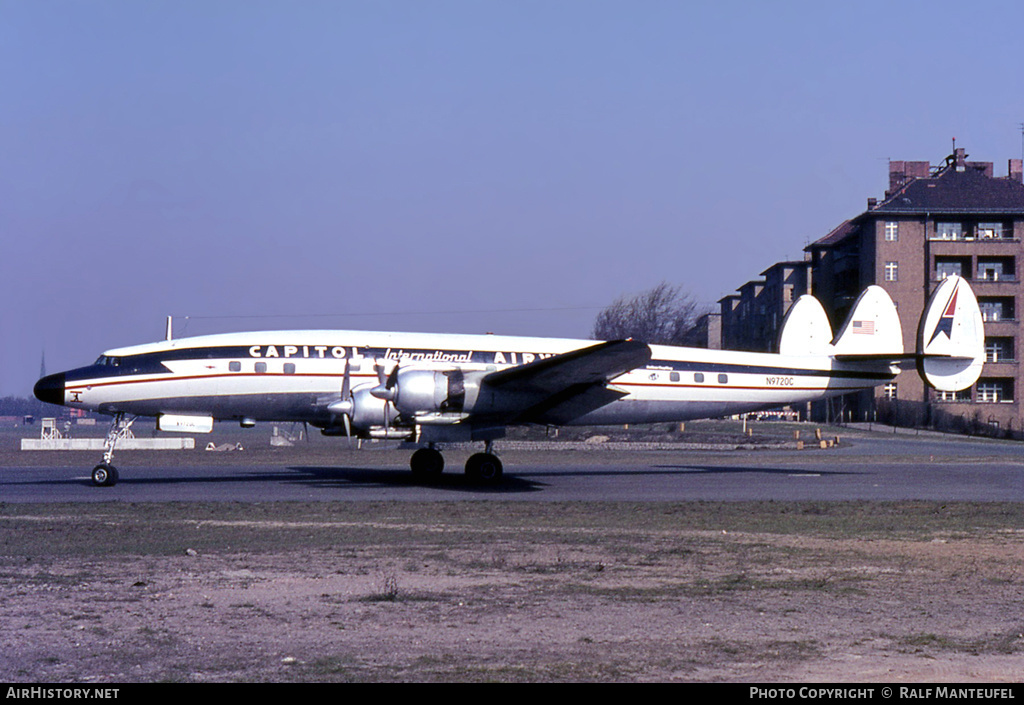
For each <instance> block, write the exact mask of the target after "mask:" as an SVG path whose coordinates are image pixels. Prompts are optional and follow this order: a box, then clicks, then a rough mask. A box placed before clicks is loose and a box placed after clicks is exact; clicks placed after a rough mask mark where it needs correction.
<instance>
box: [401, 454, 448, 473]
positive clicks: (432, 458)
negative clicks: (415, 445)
mask: <svg viewBox="0 0 1024 705" xmlns="http://www.w3.org/2000/svg"><path fill="white" fill-rule="evenodd" d="M409 467H410V468H411V469H412V474H413V475H415V476H417V477H423V478H428V479H429V478H433V477H437V476H438V475H440V474H441V473H442V472H444V456H443V455H441V451H439V450H436V449H434V448H420V449H419V450H418V451H416V452H415V453H413V454H412V457H411V458H410V459H409Z"/></svg>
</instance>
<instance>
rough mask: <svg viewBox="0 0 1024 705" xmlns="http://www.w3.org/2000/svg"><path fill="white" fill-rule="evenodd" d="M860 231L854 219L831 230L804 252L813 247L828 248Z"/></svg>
mask: <svg viewBox="0 0 1024 705" xmlns="http://www.w3.org/2000/svg"><path fill="white" fill-rule="evenodd" d="M859 229H860V225H858V224H857V222H856V219H851V220H847V221H845V222H844V223H842V224H840V225H839V226H837V227H836V228H834V229H833V230H832V232H830V233H829V234H828V235H826V236H825V237H823V238H821V239H820V240H815V241H814V242H812V243H811V244H810V245H808V246H807V247H805V248H804V249H805V250H811V249H813V248H815V247H830V246H832V245H835V244H836V243H839V242H842V241H843V240H845V239H846V238H848V237H849V236H850V235H852V234H853V233H855V232H857V231H858V230H859Z"/></svg>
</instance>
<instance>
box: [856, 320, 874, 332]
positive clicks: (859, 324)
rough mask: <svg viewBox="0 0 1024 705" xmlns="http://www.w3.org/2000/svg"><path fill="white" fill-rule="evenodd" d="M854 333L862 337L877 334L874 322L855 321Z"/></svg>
mask: <svg viewBox="0 0 1024 705" xmlns="http://www.w3.org/2000/svg"><path fill="white" fill-rule="evenodd" d="M853 332H854V333H855V334H860V335H874V334H875V322H874V321H854V322H853Z"/></svg>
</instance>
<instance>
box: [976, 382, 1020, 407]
mask: <svg viewBox="0 0 1024 705" xmlns="http://www.w3.org/2000/svg"><path fill="white" fill-rule="evenodd" d="M978 401H980V402H991V403H996V402H1011V401H1013V380H1010V379H981V380H978Z"/></svg>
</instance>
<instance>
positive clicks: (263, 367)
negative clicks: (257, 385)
mask: <svg viewBox="0 0 1024 705" xmlns="http://www.w3.org/2000/svg"><path fill="white" fill-rule="evenodd" d="M266 372H267V363H265V362H257V363H256V374H258V375H262V374H266Z"/></svg>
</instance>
